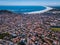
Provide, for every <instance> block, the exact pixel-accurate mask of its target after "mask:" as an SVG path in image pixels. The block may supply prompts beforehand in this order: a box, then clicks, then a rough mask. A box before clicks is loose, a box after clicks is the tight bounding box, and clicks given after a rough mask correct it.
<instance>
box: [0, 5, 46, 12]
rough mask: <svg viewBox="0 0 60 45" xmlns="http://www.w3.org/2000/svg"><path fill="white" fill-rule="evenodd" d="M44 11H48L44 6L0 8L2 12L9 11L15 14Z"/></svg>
mask: <svg viewBox="0 0 60 45" xmlns="http://www.w3.org/2000/svg"><path fill="white" fill-rule="evenodd" d="M44 9H46V7H44V6H0V10H9V11H13V12H15V13H26V12H33V11H41V10H44Z"/></svg>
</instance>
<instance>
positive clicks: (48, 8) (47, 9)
mask: <svg viewBox="0 0 60 45" xmlns="http://www.w3.org/2000/svg"><path fill="white" fill-rule="evenodd" d="M44 7H46V9H44V10H41V11H34V12H27V13H24V14H37V13H39V14H40V13H44V12H47V11H49V10H52V9H53V8H51V7H47V6H44Z"/></svg>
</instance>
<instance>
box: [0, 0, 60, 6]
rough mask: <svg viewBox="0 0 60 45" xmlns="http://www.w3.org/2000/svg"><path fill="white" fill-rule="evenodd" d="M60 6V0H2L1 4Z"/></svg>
mask: <svg viewBox="0 0 60 45" xmlns="http://www.w3.org/2000/svg"><path fill="white" fill-rule="evenodd" d="M45 5H47V6H60V0H52V1H51V0H38V1H37V0H0V6H45Z"/></svg>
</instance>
